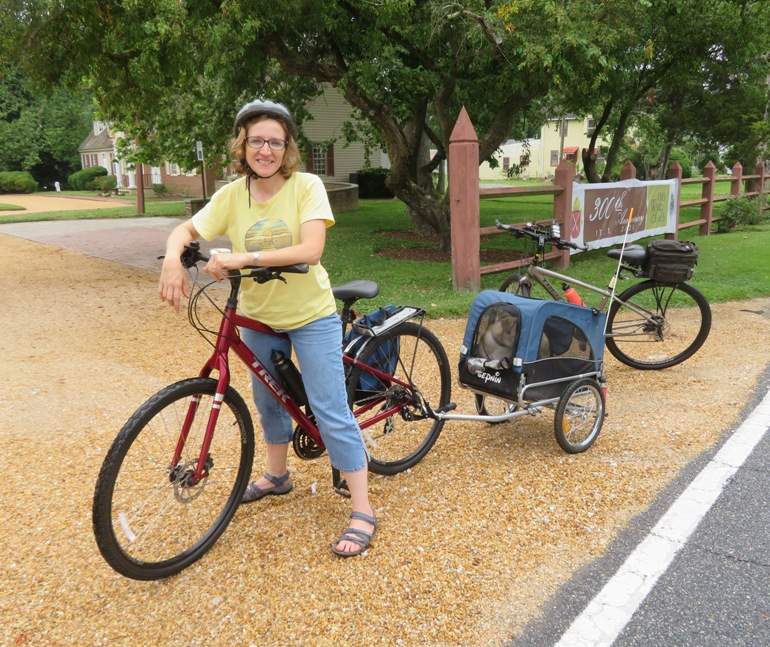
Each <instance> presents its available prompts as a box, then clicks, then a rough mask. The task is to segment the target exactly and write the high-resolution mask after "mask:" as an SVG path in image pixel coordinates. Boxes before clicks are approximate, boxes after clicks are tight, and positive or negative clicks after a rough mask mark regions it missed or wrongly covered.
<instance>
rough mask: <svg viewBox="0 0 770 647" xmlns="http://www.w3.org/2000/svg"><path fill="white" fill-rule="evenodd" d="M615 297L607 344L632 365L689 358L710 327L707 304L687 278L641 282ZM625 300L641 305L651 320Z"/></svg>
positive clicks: (649, 366) (652, 366)
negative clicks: (682, 279) (637, 312)
mask: <svg viewBox="0 0 770 647" xmlns="http://www.w3.org/2000/svg"><path fill="white" fill-rule="evenodd" d="M618 299H619V301H613V303H612V305H611V307H610V310H609V314H608V316H607V337H606V343H607V349H608V350H609V351H610V353H612V355H613V356H614V357H615V358H616V359H617V360H618V361H619V362H622V363H623V364H626V365H627V366H630V367H632V368H637V369H641V370H658V369H663V368H669V367H671V366H676V365H677V364H680V363H681V362H683V361H685V360H686V359H687V358H689V357H692V356H693V355H694V354H695V353H696V352H697V351H698V349H699V348H700V347H701V346H703V344H704V342H705V341H706V339H707V337H708V335H709V332H710V331H711V307H710V306H709V303H708V301H707V300H706V297H704V296H703V294H702V293H701V292H700V291H699V290H698V289H697V288H695V287H693V286H692V285H690V284H689V283H677V284H675V285H673V284H668V283H658V282H657V281H652V280H650V281H643V282H641V283H637V284H635V285H632V286H631V287H630V288H628V289H627V290H626V291H624V292H623V293H622V294H621V295H620V296H619V297H618ZM626 303H629V304H634V305H635V306H637V307H639V308H642V309H643V310H645V311H646V312H648V313H649V315H650V316H651V317H652V318H653V319H654V320H655V322H656V323H651V322H650V321H649V320H648V319H645V318H643V317H641V316H640V315H638V314H636V313H635V312H633V310H631V309H630V308H629V307H628V306H627V305H626Z"/></svg>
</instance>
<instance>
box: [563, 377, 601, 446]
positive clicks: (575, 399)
mask: <svg viewBox="0 0 770 647" xmlns="http://www.w3.org/2000/svg"><path fill="white" fill-rule="evenodd" d="M602 424H604V395H603V394H602V389H601V386H600V385H599V383H598V382H597V381H596V380H594V379H593V378H590V377H586V378H582V379H579V380H575V381H574V382H570V384H569V386H567V388H566V389H565V390H564V393H562V396H561V398H560V399H559V404H558V405H557V406H556V412H555V414H554V418H553V427H554V433H555V435H556V442H557V443H559V446H560V447H561V448H562V449H563V450H564V451H565V452H567V453H568V454H579V453H581V452H584V451H586V450H587V449H588V448H589V447H590V446H591V445H593V444H594V442H595V441H596V438H597V436H598V435H599V432H600V431H601V429H602Z"/></svg>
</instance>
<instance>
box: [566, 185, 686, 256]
mask: <svg viewBox="0 0 770 647" xmlns="http://www.w3.org/2000/svg"><path fill="white" fill-rule="evenodd" d="M677 198H678V193H677V180H655V181H651V182H640V181H639V180H624V181H622V182H612V183H607V184H573V185H572V214H571V216H570V223H569V225H570V226H569V240H571V241H572V242H573V243H577V244H578V245H583V246H586V247H588V248H589V249H599V248H602V247H611V246H612V245H616V244H620V243H622V242H623V240H624V239H625V235H626V231H627V232H628V239H627V240H628V242H631V241H633V240H638V239H640V238H648V237H650V236H658V235H660V234H671V233H674V232H675V231H676V212H677V208H676V207H677ZM632 209H633V214H632V213H631V210H632ZM629 216H630V221H629Z"/></svg>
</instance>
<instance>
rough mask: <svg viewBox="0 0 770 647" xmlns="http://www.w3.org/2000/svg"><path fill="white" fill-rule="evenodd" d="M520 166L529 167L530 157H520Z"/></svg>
mask: <svg viewBox="0 0 770 647" xmlns="http://www.w3.org/2000/svg"><path fill="white" fill-rule="evenodd" d="M519 166H522V167H524V166H529V155H521V156H520V157H519Z"/></svg>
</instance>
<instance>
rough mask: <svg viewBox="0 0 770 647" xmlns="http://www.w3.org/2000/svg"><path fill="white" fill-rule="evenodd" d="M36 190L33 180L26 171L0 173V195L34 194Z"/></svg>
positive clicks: (35, 183)
mask: <svg viewBox="0 0 770 647" xmlns="http://www.w3.org/2000/svg"><path fill="white" fill-rule="evenodd" d="M37 189H38V186H37V182H36V181H35V178H33V177H32V175H31V174H30V173H28V172H27V171H6V172H4V173H0V193H34V192H35V191H37Z"/></svg>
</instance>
